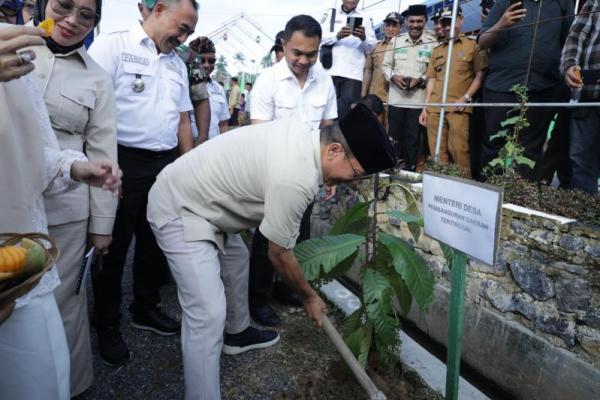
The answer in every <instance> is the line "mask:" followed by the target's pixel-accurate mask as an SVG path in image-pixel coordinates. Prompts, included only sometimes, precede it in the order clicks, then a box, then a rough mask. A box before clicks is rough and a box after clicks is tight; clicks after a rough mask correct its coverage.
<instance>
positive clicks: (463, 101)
mask: <svg viewBox="0 0 600 400" xmlns="http://www.w3.org/2000/svg"><path fill="white" fill-rule="evenodd" d="M456 102H457V103H468V101H467V98H466V97H465V96H463V97H461V98H460V99H458V100H456ZM465 109H466V107H465V106H456V107H453V108H452V109H451V111H454V112H459V113H461V112H463V111H465Z"/></svg>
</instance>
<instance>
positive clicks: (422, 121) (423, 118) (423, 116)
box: [419, 102, 427, 127]
mask: <svg viewBox="0 0 600 400" xmlns="http://www.w3.org/2000/svg"><path fill="white" fill-rule="evenodd" d="M426 103H427V102H426ZM419 123H420V124H421V125H423V126H425V127H427V109H426V108H424V109H423V111H421V114H420V115H419Z"/></svg>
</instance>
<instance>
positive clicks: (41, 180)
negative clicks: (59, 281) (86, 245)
mask: <svg viewBox="0 0 600 400" xmlns="http://www.w3.org/2000/svg"><path fill="white" fill-rule="evenodd" d="M29 93H30V92H29V90H28V89H27V87H26V86H25V84H24V83H23V82H22V81H21V80H20V79H15V80H12V81H10V82H0V233H3V232H4V233H5V232H16V233H24V232H31V231H32V230H33V226H32V219H33V207H34V205H35V202H36V200H37V199H38V198H39V196H40V195H41V194H42V192H43V191H44V189H45V188H46V177H45V172H44V167H45V160H44V147H43V146H44V141H43V138H42V132H41V131H40V130H41V127H40V125H39V122H38V118H37V116H36V115H35V112H36V109H35V106H34V103H33V100H32V99H31V97H30V95H29Z"/></svg>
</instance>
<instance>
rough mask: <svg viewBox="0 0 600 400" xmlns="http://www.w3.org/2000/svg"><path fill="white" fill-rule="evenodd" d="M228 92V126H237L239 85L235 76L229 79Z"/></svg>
mask: <svg viewBox="0 0 600 400" xmlns="http://www.w3.org/2000/svg"><path fill="white" fill-rule="evenodd" d="M229 82H230V84H231V85H230V86H231V88H230V90H229V114H230V115H231V119H230V120H229V126H238V125H239V123H238V114H239V112H240V95H241V92H240V85H239V84H238V78H236V77H235V76H234V77H233V78H231V80H230V81H229Z"/></svg>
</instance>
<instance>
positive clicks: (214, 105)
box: [206, 81, 231, 139]
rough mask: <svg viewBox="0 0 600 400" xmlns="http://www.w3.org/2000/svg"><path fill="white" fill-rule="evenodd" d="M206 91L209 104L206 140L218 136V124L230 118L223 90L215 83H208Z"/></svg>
mask: <svg viewBox="0 0 600 400" xmlns="http://www.w3.org/2000/svg"><path fill="white" fill-rule="evenodd" d="M206 88H207V89H208V101H209V102H210V128H209V130H208V138H209V139H212V138H214V137H217V136H219V134H220V133H221V131H220V129H219V122H221V121H227V120H229V118H231V115H230V114H229V106H228V104H227V97H225V90H224V89H223V87H222V86H221V85H219V84H218V83H217V82H215V81H210V82H208V83H207V84H206Z"/></svg>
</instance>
